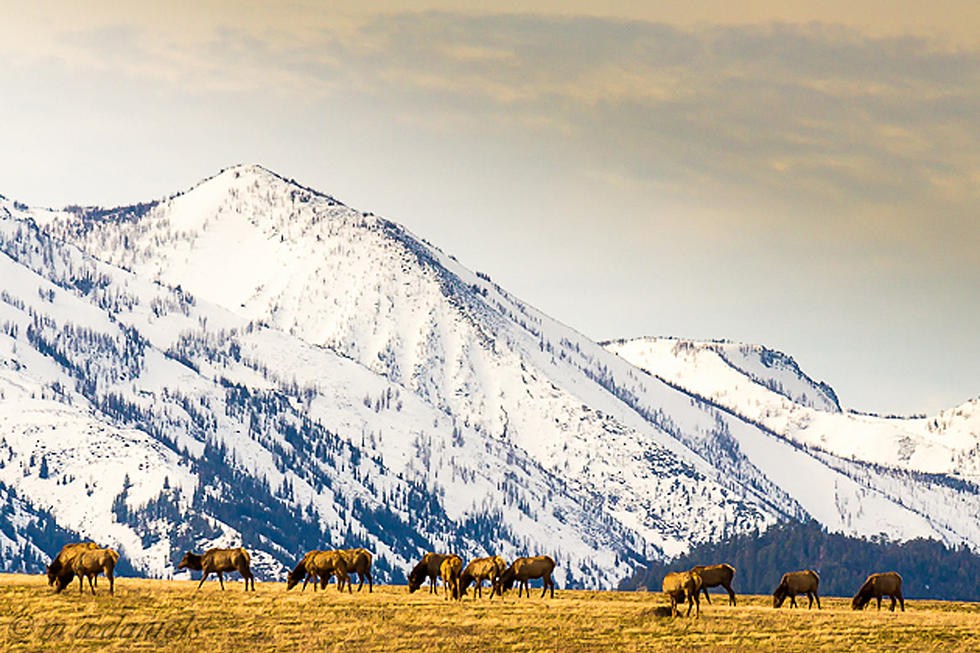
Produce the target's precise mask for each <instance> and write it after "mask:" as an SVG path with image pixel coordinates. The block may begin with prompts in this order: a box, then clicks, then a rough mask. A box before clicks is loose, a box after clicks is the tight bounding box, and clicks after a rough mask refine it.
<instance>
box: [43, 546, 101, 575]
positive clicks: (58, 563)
mask: <svg viewBox="0 0 980 653" xmlns="http://www.w3.org/2000/svg"><path fill="white" fill-rule="evenodd" d="M99 548H101V547H100V546H99V545H98V544H96V543H95V542H69V543H68V544H66V545H64V546H63V547H61V551H59V552H58V555H56V556H55V557H54V558H53V559H52V560H51V562H50V563H49V564H48V567H47V572H48V585H54V582H55V581H56V580H58V579H59V578H60V577H62V576H63V575H64V574H63V571H64V570H65V569H67V570H68V571H71V566H70V564H69V563H70V562H71V559H72V558H74V557H75V556H76V555H78V553H80V552H81V551H88V550H90V549H99ZM72 575H74V572H72ZM68 582H69V583H70V582H71V578H69V579H68ZM96 584H98V581H96Z"/></svg>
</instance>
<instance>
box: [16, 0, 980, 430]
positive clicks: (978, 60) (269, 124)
mask: <svg viewBox="0 0 980 653" xmlns="http://www.w3.org/2000/svg"><path fill="white" fill-rule="evenodd" d="M82 4H83V3H75V2H63V1H58V2H47V1H45V0H39V1H37V2H32V3H22V2H10V1H9V0H0V13H2V15H3V16H4V19H3V24H2V25H0V152H2V155H0V194H3V195H5V196H7V197H9V198H12V199H17V200H20V201H23V202H27V203H29V204H32V205H38V206H52V207H60V206H64V205H66V204H70V203H77V204H90V205H101V206H110V205H120V204H127V203H133V202H137V201H145V200H148V199H153V198H158V197H161V196H165V195H168V194H170V193H173V192H175V191H178V190H182V189H185V188H187V187H189V186H191V185H192V184H194V183H195V182H196V181H198V180H200V179H201V178H203V177H206V176H209V175H212V174H214V173H215V172H217V171H218V170H220V169H221V168H224V167H227V166H229V165H232V164H235V163H260V164H262V165H264V166H265V167H267V168H270V169H272V170H274V171H276V172H278V173H280V174H281V175H283V176H285V177H288V178H295V179H296V180H297V181H299V182H300V183H302V184H304V185H307V186H311V187H314V188H317V189H319V190H322V191H324V192H327V193H330V194H332V195H334V196H335V197H337V198H338V199H340V200H341V201H343V202H345V203H347V204H349V205H351V206H355V207H357V208H359V209H362V210H366V211H373V212H374V213H377V214H379V215H383V216H385V217H388V218H390V219H393V220H395V221H397V222H400V223H402V224H404V225H406V226H407V227H408V228H409V229H411V230H412V231H413V232H415V233H416V234H418V235H420V236H422V237H424V238H426V239H427V240H429V241H431V242H433V243H435V244H437V245H439V246H440V247H441V248H442V249H443V250H445V251H447V252H449V253H452V254H454V255H455V256H456V257H457V258H458V259H459V260H460V261H461V262H463V263H464V264H466V265H467V266H468V267H471V268H473V269H476V270H479V271H482V272H485V273H487V274H489V275H491V276H492V277H493V279H494V280H495V281H496V282H498V283H500V284H501V285H502V286H504V287H506V288H508V289H509V290H511V291H512V292H514V293H515V294H517V295H518V296H520V297H522V298H523V299H525V300H526V301H529V302H530V303H531V304H533V305H535V306H537V307H538V308H540V309H541V310H543V311H545V312H547V313H549V314H550V315H552V316H554V317H556V318H557V319H559V320H561V321H562V322H564V323H566V324H568V325H570V326H572V327H575V328H576V329H578V330H579V331H581V332H583V333H585V334H586V335H588V336H590V337H592V338H594V339H597V340H602V339H613V338H622V337H634V336H646V335H663V336H677V337H688V338H724V339H730V340H737V341H744V342H751V343H758V344H764V345H766V346H768V347H771V348H775V349H779V350H781V351H784V352H786V353H788V354H790V355H792V356H793V357H794V358H795V359H796V360H797V362H798V363H799V364H800V365H801V367H802V368H803V369H804V370H805V371H806V372H807V373H808V374H810V375H811V376H813V377H814V378H816V379H818V380H823V381H826V382H827V383H829V384H830V385H832V386H833V387H834V388H835V389H836V390H837V393H838V395H839V396H840V398H841V401H842V404H843V405H844V406H845V407H847V408H853V409H857V410H862V411H870V412H877V413H884V414H892V413H894V414H903V415H904V414H913V413H914V414H918V413H930V414H931V413H934V412H937V411H939V410H942V409H945V408H950V407H953V406H955V405H957V404H960V403H962V402H963V401H965V400H967V399H970V398H973V397H977V396H980V329H978V325H980V301H978V295H980V120H978V116H980V3H976V2H974V1H970V2H960V1H956V0H954V1H951V2H946V3H942V7H941V8H930V7H926V6H924V4H923V3H921V2H918V1H916V2H912V1H907V0H892V1H888V2H886V1H884V0H882V1H879V2H855V1H851V2H837V1H833V0H830V1H828V2H800V1H798V0H796V1H794V0H789V1H780V2H774V1H769V0H749V1H747V2H744V3H730V2H720V1H719V2H706V1H701V2H698V1H694V2H688V3H684V4H683V5H680V3H667V2H662V3H660V2H612V3H609V2H604V3H596V2H584V1H581V0H571V1H567V2H558V1H545V0H524V1H522V2H516V1H514V2H496V3H495V2H480V3H475V2H474V3H459V2H445V1H428V2H426V1H423V2H404V1H401V0H381V1H377V0H368V1H366V2H358V3H349V4H345V3H321V2H309V1H302V0H297V1H291V2H249V1H245V2H235V3H232V2H182V1H176V2H171V3H149V2H131V3H127V4H125V6H119V5H120V4H121V3H115V2H102V1H100V0H95V1H90V2H86V3H84V6H82ZM736 5H737V9H736V8H735V6H736Z"/></svg>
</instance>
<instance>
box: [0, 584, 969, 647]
mask: <svg viewBox="0 0 980 653" xmlns="http://www.w3.org/2000/svg"><path fill="white" fill-rule="evenodd" d="M195 585H196V583H192V582H181V581H157V580H138V579H128V578H123V579H117V580H116V595H115V596H111V597H110V596H109V595H108V594H107V590H108V586H107V583H105V581H104V579H103V580H102V582H100V583H99V588H98V595H97V596H95V597H93V596H91V595H90V594H88V593H87V592H88V589H87V587H86V594H84V595H79V594H78V591H77V589H78V585H77V584H75V585H73V586H72V587H71V588H70V589H69V590H66V591H65V592H64V593H63V594H60V595H55V594H53V593H52V591H51V590H50V588H49V587H48V586H47V582H46V579H45V578H44V577H42V576H24V575H0V609H2V613H0V615H2V616H0V646H2V648H3V650H7V651H18V650H22V651H28V650H29V651H35V650H57V651H70V650H76V651H86V650H100V651H101V650H107V651H134V650H167V651H172V652H179V651H199V650H206V651H208V653H221V652H222V651H289V650H302V651H306V650H314V649H315V650H328V651H329V650H336V651H344V652H348V653H349V652H351V651H413V652H418V651H480V652H481V653H483V652H485V651H583V652H584V651H601V650H607V651H625V652H629V651H671V650H681V649H683V650H691V649H694V650H707V651H736V652H738V653H741V651H781V652H784V651H821V650H822V651H846V650H858V649H861V650H887V651H889V652H891V653H895V652H900V651H937V652H938V651H942V652H943V653H946V652H948V651H969V650H980V604H973V603H951V602H940V601H911V602H907V605H906V607H907V610H908V611H907V612H905V613H904V614H903V613H900V612H899V613H894V614H893V613H889V612H887V611H882V612H881V613H878V612H876V611H874V610H873V609H871V610H868V611H865V612H853V611H851V609H850V603H849V600H847V599H834V598H826V599H824V600H823V605H824V609H823V610H822V611H819V612H817V611H816V610H814V611H809V612H808V611H807V610H806V609H805V608H804V609H802V610H801V609H796V610H790V609H788V608H785V607H784V608H783V609H781V610H773V609H772V608H770V607H769V601H770V599H769V597H739V598H740V600H741V604H740V605H739V607H737V608H731V607H728V606H727V605H724V604H723V603H725V602H727V601H723V600H722V597H721V596H719V597H718V598H717V599H715V603H714V604H713V605H710V606H709V605H706V604H705V603H704V602H702V605H703V606H704V610H703V611H702V618H701V620H699V621H694V620H693V619H684V618H680V619H673V620H672V619H670V618H665V617H661V616H658V612H660V610H658V608H660V607H661V606H664V605H665V604H666V600H665V599H664V597H663V596H661V595H660V594H654V593H643V592H587V591H562V592H558V593H557V594H556V598H555V599H554V600H548V599H539V598H537V595H535V596H534V598H531V599H518V598H517V597H516V595H515V594H514V593H513V592H512V593H509V594H508V595H507V596H506V597H504V598H503V599H502V600H501V599H499V598H495V599H493V600H492V601H489V600H487V599H482V600H478V601H474V600H473V599H472V598H467V599H466V600H465V601H464V602H463V603H462V604H457V603H452V602H448V601H445V600H443V598H442V597H441V596H439V597H434V596H430V595H429V594H428V592H427V591H424V590H423V591H419V592H416V593H415V594H409V593H408V591H407V590H406V588H405V587H392V586H376V587H375V591H374V593H373V594H368V593H367V589H366V588H365V590H364V591H363V592H361V593H360V594H358V593H357V592H356V591H355V593H354V594H353V595H348V594H346V593H345V594H342V595H341V594H339V593H338V592H337V591H336V588H335V586H333V585H331V586H330V588H329V589H328V590H327V591H326V592H317V593H315V594H314V593H313V592H312V591H311V590H310V589H307V591H306V592H305V593H300V591H299V588H295V589H293V590H292V591H290V592H286V588H285V585H284V584H283V583H258V584H257V589H258V591H257V592H250V593H248V594H246V593H245V592H244V591H243V589H242V584H241V582H232V583H227V585H228V589H227V590H226V591H224V592H222V591H221V590H220V588H219V587H218V585H217V583H210V582H209V583H206V584H205V585H204V587H203V588H202V589H201V591H199V592H197V591H195V589H194V586H195ZM726 598H727V597H726ZM886 605H887V603H886Z"/></svg>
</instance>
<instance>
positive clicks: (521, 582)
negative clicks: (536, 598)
mask: <svg viewBox="0 0 980 653" xmlns="http://www.w3.org/2000/svg"><path fill="white" fill-rule="evenodd" d="M554 570H555V561H554V559H553V558H552V557H551V556H534V557H531V558H517V559H516V560H514V562H512V563H510V566H509V567H507V569H505V570H504V573H502V574H501V575H500V582H499V583H498V586H499V587H500V589H501V591H503V590H509V589H511V588H512V587H514V581H515V580H516V581H517V582H518V586H517V596H520V595H521V590H522V589H523V590H526V591H527V595H528V596H529V597H530V596H531V587H530V584H529V582H528V581H529V580H531V579H533V578H540V579H541V598H544V595H545V593H546V592H547V591H548V588H549V587H550V588H551V598H555V581H554V580H552V578H551V574H552V572H553V571H554Z"/></svg>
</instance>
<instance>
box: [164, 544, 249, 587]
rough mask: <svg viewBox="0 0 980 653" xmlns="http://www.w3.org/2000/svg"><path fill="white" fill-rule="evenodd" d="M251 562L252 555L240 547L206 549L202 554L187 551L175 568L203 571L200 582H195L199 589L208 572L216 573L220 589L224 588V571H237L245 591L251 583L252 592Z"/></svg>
mask: <svg viewBox="0 0 980 653" xmlns="http://www.w3.org/2000/svg"><path fill="white" fill-rule="evenodd" d="M251 564H252V557H251V556H250V555H248V551H246V550H245V549H243V548H241V547H238V548H235V549H208V550H207V551H205V552H204V553H203V554H199V553H191V552H190V551H187V552H186V553H185V554H184V557H183V558H181V560H180V564H178V565H177V569H193V570H195V571H201V572H204V573H203V575H202V576H201V582H200V583H198V584H197V589H201V585H203V584H204V581H205V579H206V578H207V577H208V575H209V574H213V573H216V574H218V582H219V583H221V589H222V590H224V589H225V578H224V572H226V571H237V572H238V573H239V574H241V575H242V578H244V579H245V591H246V592H247V591H248V589H249V583H251V585H252V591H253V592H254V591H255V577H254V576H252V570H251V569H250V565H251Z"/></svg>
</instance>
